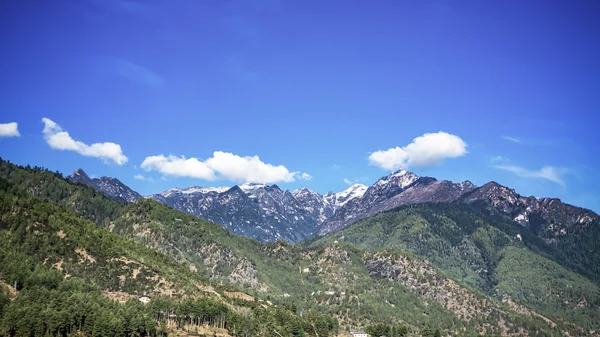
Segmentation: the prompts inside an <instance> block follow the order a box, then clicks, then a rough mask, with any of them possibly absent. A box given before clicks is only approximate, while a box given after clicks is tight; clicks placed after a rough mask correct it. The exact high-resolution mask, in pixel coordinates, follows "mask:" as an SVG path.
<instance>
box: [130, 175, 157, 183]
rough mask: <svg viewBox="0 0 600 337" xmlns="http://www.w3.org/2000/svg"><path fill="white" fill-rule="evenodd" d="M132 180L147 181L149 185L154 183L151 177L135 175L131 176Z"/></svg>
mask: <svg viewBox="0 0 600 337" xmlns="http://www.w3.org/2000/svg"><path fill="white" fill-rule="evenodd" d="M133 179H135V180H141V181H147V182H149V183H154V178H152V177H146V176H144V175H143V174H136V175H134V176H133Z"/></svg>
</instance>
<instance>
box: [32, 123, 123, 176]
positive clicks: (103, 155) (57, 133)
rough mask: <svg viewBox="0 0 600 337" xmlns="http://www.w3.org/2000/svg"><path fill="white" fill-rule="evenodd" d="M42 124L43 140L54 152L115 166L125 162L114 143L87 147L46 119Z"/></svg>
mask: <svg viewBox="0 0 600 337" xmlns="http://www.w3.org/2000/svg"><path fill="white" fill-rule="evenodd" d="M42 122H44V130H43V131H42V133H43V134H44V139H45V140H46V143H48V145H50V147H51V148H53V149H56V150H66V151H75V152H77V153H79V154H81V155H83V156H87V157H95V158H100V159H102V160H103V161H104V162H108V161H112V162H114V163H115V164H117V165H119V166H120V165H123V164H125V163H126V162H127V157H126V156H125V155H124V154H123V151H122V150H121V146H120V145H119V144H115V143H109V142H107V143H94V144H92V145H87V144H85V143H83V142H80V141H78V140H74V139H73V138H71V136H70V135H69V133H68V132H66V131H63V129H62V128H61V127H60V125H58V124H56V123H54V122H53V121H52V120H50V119H48V118H42Z"/></svg>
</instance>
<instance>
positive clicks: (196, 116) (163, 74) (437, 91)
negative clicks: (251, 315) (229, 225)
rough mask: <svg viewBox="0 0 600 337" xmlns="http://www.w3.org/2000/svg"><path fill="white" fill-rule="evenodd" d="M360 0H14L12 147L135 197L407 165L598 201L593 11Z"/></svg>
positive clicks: (363, 177) (360, 175)
mask: <svg viewBox="0 0 600 337" xmlns="http://www.w3.org/2000/svg"><path fill="white" fill-rule="evenodd" d="M349 4H350V3H349V2H348V1H293V0H265V1H144V2H134V1H117V0H69V1H52V2H49V1H38V2H27V3H26V2H25V1H3V2H2V4H0V29H1V31H2V32H3V33H2V34H1V35H0V47H1V50H2V53H0V124H2V125H0V135H4V137H0V156H2V157H3V158H5V159H9V160H11V161H13V162H16V163H19V164H32V165H39V166H44V167H48V168H50V169H52V170H59V171H61V172H63V173H70V172H72V171H74V170H75V169H77V168H79V167H81V168H83V169H84V170H85V171H86V172H88V173H89V174H91V175H95V176H102V175H108V176H114V177H117V178H119V179H120V180H122V181H123V182H125V183H126V184H128V185H129V186H131V187H132V188H134V189H135V190H137V191H139V192H140V193H142V194H149V193H154V192H159V191H162V190H165V189H168V188H171V187H186V186H190V185H210V186H212V185H232V184H234V183H236V182H243V181H247V180H250V181H269V182H274V181H277V184H278V185H280V186H281V187H283V188H288V189H294V188H298V187H301V186H307V187H309V188H312V189H314V190H316V191H318V192H327V191H330V190H333V191H338V190H342V189H344V188H346V187H347V184H346V183H347V182H348V183H352V182H360V183H364V184H371V183H373V182H374V181H375V180H376V179H377V178H379V177H380V176H382V175H385V174H387V172H389V170H391V169H394V168H398V167H406V168H408V169H409V170H411V171H414V172H415V173H417V174H419V175H430V176H434V177H436V178H438V179H451V180H455V181H462V180H466V179H469V180H471V181H473V182H474V183H476V184H484V183H486V182H487V181H490V180H495V181H498V182H499V183H501V184H504V185H507V186H509V187H512V188H515V189H516V190H517V191H518V192H519V193H521V194H525V195H536V196H549V197H559V198H561V199H563V200H564V201H566V202H569V203H573V204H576V205H579V206H584V207H587V208H591V209H593V210H595V211H600V192H599V191H600V173H599V172H600V171H599V170H598V167H599V166H600V159H599V158H600V156H598V154H599V150H598V145H599V144H600V136H599V133H598V125H599V122H598V117H597V114H598V112H599V111H600V109H599V108H600V66H599V61H598V60H600V34H598V33H599V32H600V21H599V20H597V18H598V16H599V15H600V3H599V2H597V1H583V0H582V1H572V2H569V1H544V2H543V5H542V2H539V1H463V0H461V1H379V2H377V3H375V2H372V1H354V2H352V5H351V6H350V5H349ZM43 118H47V119H46V120H45V121H46V122H43V121H42V119H43ZM13 122H15V123H17V124H18V130H16V129H14V124H8V123H13ZM43 130H46V132H43ZM15 131H16V133H15ZM440 131H442V132H444V133H438V132H440ZM65 132H67V133H68V135H65ZM17 133H18V136H16V134H17ZM425 134H429V135H427V136H423V135H425ZM417 137H421V138H417ZM415 138H417V141H415V142H414V143H413V139H415ZM106 143H110V144H106ZM411 143H413V145H409V144H411ZM92 144H96V145H92ZM396 147H398V148H396ZM389 149H394V150H391V151H388V150H389ZM377 151H381V152H377ZM374 153H379V155H376V154H374ZM182 156H184V157H185V159H183V158H182ZM253 156H258V157H259V158H256V157H253ZM143 163H145V164H144V165H142V164H143ZM134 176H137V177H138V178H141V176H143V177H144V180H138V179H134ZM309 176H310V178H311V179H310V180H307V179H308V178H309Z"/></svg>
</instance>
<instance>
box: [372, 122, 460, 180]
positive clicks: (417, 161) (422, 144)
mask: <svg viewBox="0 0 600 337" xmlns="http://www.w3.org/2000/svg"><path fill="white" fill-rule="evenodd" d="M465 154H467V144H466V143H465V142H464V141H463V140H462V139H461V138H460V137H458V136H456V135H452V134H449V133H446V132H442V131H440V132H437V133H426V134H424V135H422V136H419V137H417V138H415V139H413V141H412V143H410V144H408V145H406V146H403V147H399V146H396V147H394V148H391V149H387V150H380V151H376V152H373V153H372V154H371V155H370V156H369V164H371V165H374V166H379V167H381V168H383V169H385V170H390V171H393V170H397V169H399V168H407V167H409V166H419V167H424V166H430V165H435V164H437V163H439V162H441V161H442V160H444V159H446V158H457V157H461V156H464V155H465Z"/></svg>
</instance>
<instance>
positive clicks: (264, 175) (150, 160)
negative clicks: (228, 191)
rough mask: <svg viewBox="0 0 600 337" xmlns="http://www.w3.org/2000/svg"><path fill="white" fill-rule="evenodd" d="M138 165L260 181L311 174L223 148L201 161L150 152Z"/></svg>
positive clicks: (171, 172)
mask: <svg viewBox="0 0 600 337" xmlns="http://www.w3.org/2000/svg"><path fill="white" fill-rule="evenodd" d="M141 167H142V168H143V169H144V170H146V171H158V172H160V173H162V174H164V175H169V176H176V177H189V178H198V179H204V180H216V179H227V180H231V181H235V182H252V183H263V184H266V183H275V182H291V181H294V180H296V179H303V180H310V179H311V178H312V176H311V175H309V174H308V173H300V172H290V171H289V170H288V169H287V168H286V167H285V166H283V165H277V166H276V165H272V164H267V163H264V162H262V161H261V160H260V158H259V157H258V156H247V157H241V156H238V155H235V154H233V153H229V152H222V151H215V152H214V153H213V156H212V157H210V158H208V159H206V160H204V161H202V160H199V159H197V158H189V159H186V158H185V157H183V156H181V157H177V156H172V155H171V156H168V157H165V156H164V155H158V156H150V157H147V158H146V159H144V162H143V163H142V165H141Z"/></svg>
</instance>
